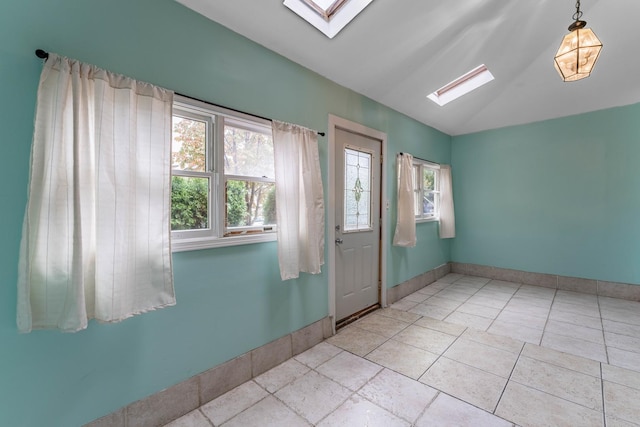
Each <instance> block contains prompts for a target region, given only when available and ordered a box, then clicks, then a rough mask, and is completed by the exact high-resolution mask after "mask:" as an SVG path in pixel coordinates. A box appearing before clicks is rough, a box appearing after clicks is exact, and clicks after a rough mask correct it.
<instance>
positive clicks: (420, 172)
mask: <svg viewBox="0 0 640 427" xmlns="http://www.w3.org/2000/svg"><path fill="white" fill-rule="evenodd" d="M425 169H426V170H430V171H433V172H434V174H433V175H434V183H433V190H428V192H429V193H433V201H434V209H433V214H424V213H423V212H415V211H414V214H415V220H416V223H421V222H437V221H440V194H441V191H440V165H439V164H438V163H432V162H428V161H426V160H421V159H416V158H414V159H413V170H412V172H413V179H414V180H415V181H414V184H415V186H414V197H416V200H420V201H422V200H424V197H425V188H424V179H423V176H424V171H425ZM416 205H417V203H416ZM415 209H416V206H414V210H415Z"/></svg>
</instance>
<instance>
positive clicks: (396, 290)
mask: <svg viewBox="0 0 640 427" xmlns="http://www.w3.org/2000/svg"><path fill="white" fill-rule="evenodd" d="M449 273H451V263H446V264H442V265H439V266H438V267H436V268H434V269H432V270H429V271H425V272H424V273H422V274H419V275H418V276H415V277H412V278H411V279H409V280H405V281H404V282H402V283H400V284H399V285H396V286H394V287H393V288H388V289H387V305H391V304H393V303H394V302H396V301H399V300H401V299H402V298H404V297H406V296H407V295H409V294H412V293H414V292H415V291H417V290H418V289H422V288H424V287H425V286H427V285H430V284H431V283H433V282H435V281H437V280H440V279H442V278H443V277H444V276H446V275H447V274H449Z"/></svg>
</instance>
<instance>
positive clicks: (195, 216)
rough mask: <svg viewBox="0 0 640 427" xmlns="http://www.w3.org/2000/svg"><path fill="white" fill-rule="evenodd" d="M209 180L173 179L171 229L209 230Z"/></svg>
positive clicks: (177, 177)
mask: <svg viewBox="0 0 640 427" xmlns="http://www.w3.org/2000/svg"><path fill="white" fill-rule="evenodd" d="M208 207H209V178H190V177H184V176H173V177H171V229H172V230H200V229H203V228H209V209H208Z"/></svg>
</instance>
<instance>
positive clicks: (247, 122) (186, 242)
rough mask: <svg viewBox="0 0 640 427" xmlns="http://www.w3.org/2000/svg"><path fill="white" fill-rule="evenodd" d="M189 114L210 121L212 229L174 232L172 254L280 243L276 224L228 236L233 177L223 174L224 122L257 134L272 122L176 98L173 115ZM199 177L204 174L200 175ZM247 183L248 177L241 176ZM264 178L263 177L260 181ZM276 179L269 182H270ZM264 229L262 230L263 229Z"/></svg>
mask: <svg viewBox="0 0 640 427" xmlns="http://www.w3.org/2000/svg"><path fill="white" fill-rule="evenodd" d="M189 114H190V115H192V116H193V117H194V118H197V119H198V120H201V118H202V117H206V118H210V120H211V124H210V128H209V130H210V131H209V132H208V134H207V142H206V144H207V150H206V153H207V154H206V163H207V166H206V168H205V169H206V172H205V173H207V174H210V181H209V182H210V186H209V225H210V227H209V229H207V230H206V231H207V233H205V232H204V231H205V230H179V231H171V250H172V252H182V251H191V250H198V249H208V248H218V247H226V246H237V245H246V244H252V243H261V242H272V241H276V240H277V235H276V230H277V227H276V226H275V225H273V226H271V225H269V226H265V227H256V226H247V227H234V230H236V229H237V230H238V231H239V232H240V233H242V234H234V235H225V234H226V231H227V230H226V227H225V215H226V207H225V188H226V180H227V178H229V177H233V176H234V175H229V176H225V174H224V126H225V119H228V120H229V122H230V123H229V125H231V126H235V127H238V126H236V125H238V124H242V125H243V126H242V127H243V128H244V129H247V130H250V131H254V132H262V131H263V132H265V133H266V132H269V133H271V121H269V120H266V119H261V118H257V117H254V116H252V115H249V114H244V113H240V112H237V111H234V110H230V109H227V108H223V107H218V106H215V105H212V104H208V103H206V102H203V101H198V100H195V99H191V98H187V97H184V96H180V95H175V97H174V102H173V114H172V117H173V116H180V117H187V118H189ZM193 173H194V172H185V171H174V170H173V168H172V171H171V176H174V175H175V176H191V174H193ZM199 174H202V173H201V172H200V173H199ZM241 178H242V180H246V179H247V177H246V176H243V177H241ZM260 179H263V178H260ZM271 181H273V182H274V183H275V177H274V180H270V182H271ZM169 197H170V196H169ZM261 228H262V230H261ZM249 231H251V232H249Z"/></svg>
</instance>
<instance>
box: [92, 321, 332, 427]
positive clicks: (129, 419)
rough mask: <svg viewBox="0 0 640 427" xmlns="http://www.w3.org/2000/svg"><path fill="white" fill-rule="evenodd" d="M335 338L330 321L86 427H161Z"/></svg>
mask: <svg viewBox="0 0 640 427" xmlns="http://www.w3.org/2000/svg"><path fill="white" fill-rule="evenodd" d="M332 335H333V332H332V326H331V318H330V317H325V318H324V319H321V320H318V321H317V322H314V323H312V324H311V325H309V326H306V327H304V328H302V329H300V330H297V331H295V332H292V333H290V334H288V335H285V336H284V337H281V338H278V339H277V340H274V341H271V342H270V343H267V344H265V345H263V346H261V347H258V348H256V349H253V350H251V351H248V352H247V353H245V354H243V355H241V356H238V357H236V358H234V359H231V360H229V361H227V362H224V363H222V364H220V365H217V366H215V367H213V368H211V369H208V370H206V371H204V372H201V373H200V374H198V375H195V376H193V377H191V378H189V379H187V380H185V381H182V382H180V383H178V384H176V385H173V386H171V387H169V388H167V389H165V390H162V391H160V392H158V393H155V394H153V395H151V396H148V397H146V398H144V399H141V400H138V401H136V402H133V403H131V404H129V405H127V406H125V407H123V408H120V409H118V410H117V411H115V412H113V413H111V414H109V415H106V416H104V417H102V418H99V419H97V420H95V421H92V422H90V423H89V424H86V425H85V427H132V426H159V425H164V424H166V423H168V422H170V421H173V420H175V419H177V418H180V417H181V416H183V415H185V414H187V413H189V412H191V411H193V410H194V409H196V408H198V407H200V406H202V405H203V404H205V403H207V402H210V401H212V400H214V399H215V398H217V397H219V396H221V395H223V394H225V393H227V392H228V391H230V390H232V389H234V388H236V387H238V386H239V385H241V384H243V383H245V382H247V381H249V380H251V379H252V378H255V377H257V376H259V375H261V374H263V373H264V372H267V371H268V370H270V369H271V368H273V367H275V366H278V365H280V364H281V363H282V362H285V361H286V360H288V359H291V358H292V357H294V356H297V355H298V354H301V353H303V352H305V351H306V350H308V349H310V348H312V347H314V346H315V345H317V344H319V343H321V342H322V341H324V339H325V338H329V337H330V336H332Z"/></svg>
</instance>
